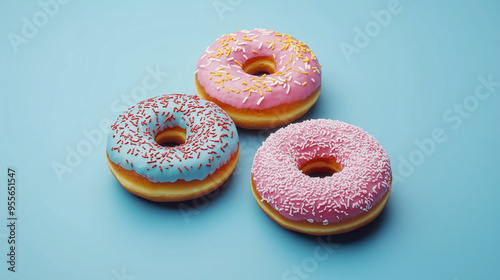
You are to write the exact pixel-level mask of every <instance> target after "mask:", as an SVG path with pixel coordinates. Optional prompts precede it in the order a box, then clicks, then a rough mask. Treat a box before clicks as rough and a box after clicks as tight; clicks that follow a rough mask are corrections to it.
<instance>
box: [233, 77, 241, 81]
mask: <svg viewBox="0 0 500 280" xmlns="http://www.w3.org/2000/svg"><path fill="white" fill-rule="evenodd" d="M239 79H241V77H236V78H233V81H237V80H239Z"/></svg>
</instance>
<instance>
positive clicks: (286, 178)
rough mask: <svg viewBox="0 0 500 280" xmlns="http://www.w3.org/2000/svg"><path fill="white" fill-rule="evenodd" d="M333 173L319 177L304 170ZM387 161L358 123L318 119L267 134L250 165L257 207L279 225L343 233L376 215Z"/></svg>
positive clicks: (387, 186)
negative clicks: (355, 124) (357, 125)
mask: <svg viewBox="0 0 500 280" xmlns="http://www.w3.org/2000/svg"><path fill="white" fill-rule="evenodd" d="M317 172H328V173H333V174H332V175H331V176H326V177H323V178H319V177H311V176H308V175H307V174H311V173H317ZM391 184H392V173H391V165H390V160H389V157H388V155H387V153H386V152H385V150H384V149H383V148H382V146H381V145H380V144H379V143H378V142H377V140H376V139H375V138H374V137H373V136H371V135H369V134H368V133H366V132H365V131H363V130H362V129H361V128H359V127H356V126H353V125H350V124H347V123H344V122H340V121H333V120H325V119H317V120H309V121H304V122H301V123H296V124H291V125H288V126H287V127H285V128H281V129H279V130H278V131H277V132H276V133H273V134H271V135H270V136H269V137H268V138H267V139H266V141H264V143H263V144H262V146H261V147H260V148H259V149H258V151H257V153H256V155H255V158H254V161H253V166H252V189H253V193H254V196H255V198H256V200H257V203H258V204H259V206H260V207H261V208H262V210H264V212H266V214H267V215H268V216H269V217H271V218H272V219H273V220H275V221H276V222H277V223H278V224H280V225H281V226H283V227H285V228H288V229H291V230H295V231H299V232H303V233H308V234H313V235H327V234H337V233H343V232H348V231H351V230H354V229H356V228H358V227H361V226H363V225H365V224H367V223H369V222H371V221H372V220H373V219H375V218H376V217H377V216H378V215H379V214H380V212H381V211H382V210H383V208H384V206H385V204H386V203H387V200H388V199H389V195H390V191H391Z"/></svg>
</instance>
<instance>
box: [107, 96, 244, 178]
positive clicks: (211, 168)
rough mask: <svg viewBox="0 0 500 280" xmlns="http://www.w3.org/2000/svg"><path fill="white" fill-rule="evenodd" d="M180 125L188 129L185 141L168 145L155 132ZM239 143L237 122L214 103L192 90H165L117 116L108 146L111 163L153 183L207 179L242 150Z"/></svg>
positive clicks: (109, 136)
mask: <svg viewBox="0 0 500 280" xmlns="http://www.w3.org/2000/svg"><path fill="white" fill-rule="evenodd" d="M148 116H149V117H148ZM171 116H173V117H171ZM150 120H151V121H150ZM175 126H178V127H181V128H183V129H185V130H186V141H185V143H183V144H181V145H179V146H176V147H163V146H161V145H159V144H157V143H156V142H155V140H154V137H155V135H156V134H158V133H159V132H161V131H163V130H165V129H167V128H170V127H175ZM231 135H232V137H231ZM238 142H239V138H238V131H237V130H236V126H235V124H234V122H233V121H232V120H231V118H230V117H229V115H227V113H226V112H224V110H222V109H221V108H220V107H219V106H217V105H216V104H215V103H213V102H210V101H206V100H203V99H200V98H199V97H198V96H193V95H184V94H165V95H161V96H157V97H153V98H150V99H147V100H144V101H142V102H139V103H138V104H137V105H135V106H132V107H131V108H129V109H128V110H127V111H125V112H124V113H123V114H121V115H120V116H118V119H117V121H116V122H115V124H113V125H112V126H111V131H110V133H109V135H108V140H107V146H106V151H107V153H108V156H109V158H110V160H111V161H112V162H114V163H116V164H118V165H120V166H122V167H123V168H125V169H127V170H133V171H135V172H136V173H137V174H139V175H141V176H144V177H146V178H148V179H149V180H150V181H152V182H155V183H157V182H175V181H177V180H179V179H183V180H185V181H191V180H195V179H197V180H203V179H204V178H206V177H207V176H208V175H210V174H212V173H213V172H215V171H216V170H217V169H218V168H219V167H220V166H222V165H224V164H225V163H226V162H227V161H228V160H229V159H230V158H231V156H232V155H233V154H234V153H235V152H236V151H237V150H238ZM217 156H220V157H217ZM179 158H180V159H181V160H180V159H179ZM200 164H201V167H199V166H200ZM160 167H161V168H160ZM198 167H199V168H198ZM179 169H180V170H179Z"/></svg>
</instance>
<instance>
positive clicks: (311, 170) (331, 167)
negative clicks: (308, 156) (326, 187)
mask: <svg viewBox="0 0 500 280" xmlns="http://www.w3.org/2000/svg"><path fill="white" fill-rule="evenodd" d="M299 169H300V171H302V173H304V174H305V175H307V176H309V177H319V178H324V177H330V176H332V175H333V174H335V173H339V172H340V171H342V168H341V167H340V164H338V163H337V161H336V160H335V158H320V159H313V160H310V161H308V162H306V163H305V164H303V165H302V166H301V167H300V168H299Z"/></svg>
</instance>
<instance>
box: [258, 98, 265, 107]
mask: <svg viewBox="0 0 500 280" xmlns="http://www.w3.org/2000/svg"><path fill="white" fill-rule="evenodd" d="M262 100H264V96H262V97H261V98H259V101H257V105H260V102H262Z"/></svg>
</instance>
